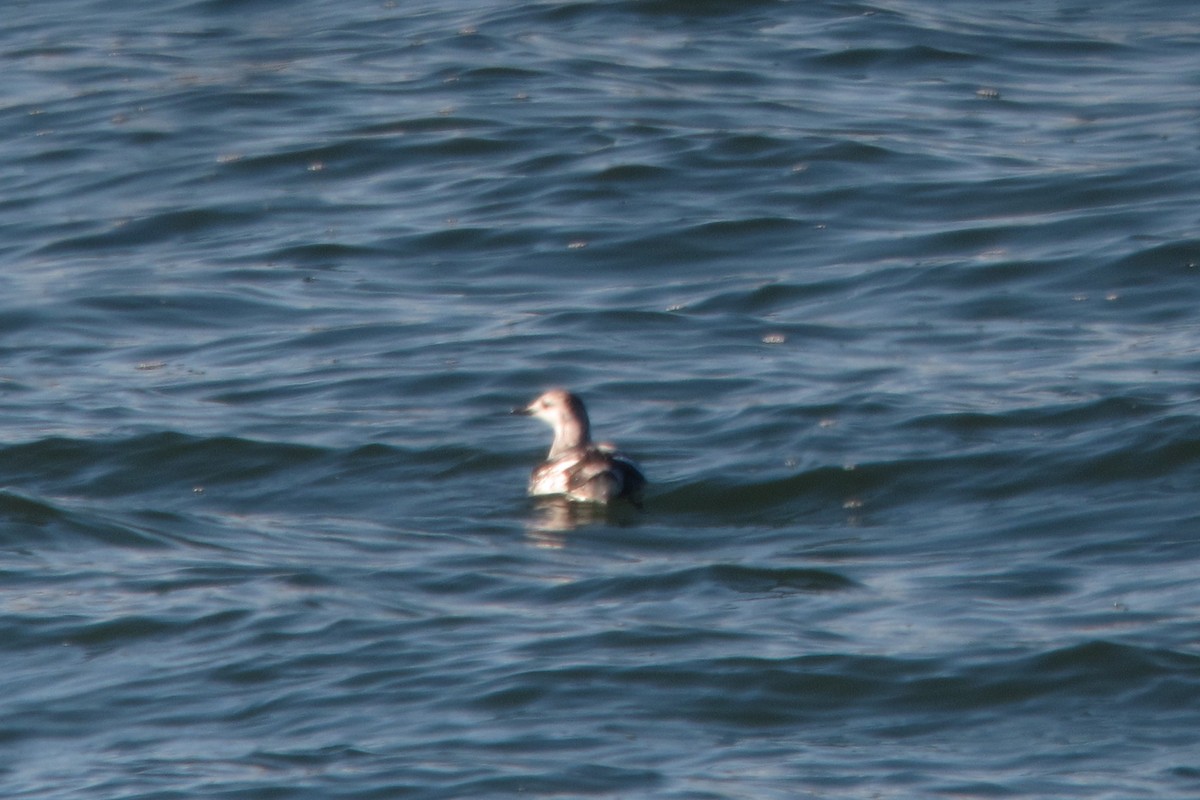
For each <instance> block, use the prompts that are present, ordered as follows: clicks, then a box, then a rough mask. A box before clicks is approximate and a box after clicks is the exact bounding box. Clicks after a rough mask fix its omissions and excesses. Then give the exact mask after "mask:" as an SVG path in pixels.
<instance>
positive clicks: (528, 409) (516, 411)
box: [510, 406, 533, 417]
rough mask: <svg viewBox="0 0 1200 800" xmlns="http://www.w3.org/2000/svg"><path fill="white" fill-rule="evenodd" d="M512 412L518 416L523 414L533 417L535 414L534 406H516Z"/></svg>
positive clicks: (523, 415)
mask: <svg viewBox="0 0 1200 800" xmlns="http://www.w3.org/2000/svg"><path fill="white" fill-rule="evenodd" d="M510 413H512V414H517V415H518V416H522V417H532V416H533V408H532V407H531V406H525V407H524V408H514V409H513V410H512V411H511V412H510Z"/></svg>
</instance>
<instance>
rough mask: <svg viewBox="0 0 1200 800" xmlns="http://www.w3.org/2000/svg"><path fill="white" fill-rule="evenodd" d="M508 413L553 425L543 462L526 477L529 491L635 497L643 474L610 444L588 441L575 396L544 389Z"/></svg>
mask: <svg viewBox="0 0 1200 800" xmlns="http://www.w3.org/2000/svg"><path fill="white" fill-rule="evenodd" d="M512 413H514V414H521V415H524V416H528V417H537V418H538V419H540V420H542V421H543V422H545V423H546V424H547V425H549V426H550V427H551V428H553V429H554V442H553V443H552V444H551V445H550V452H549V454H548V455H547V456H546V460H545V461H543V462H542V463H541V464H538V465H537V466H536V467H534V469H533V473H532V474H531V475H530V477H529V494H530V495H533V496H542V495H561V496H563V497H566V498H567V499H568V500H573V501H576V502H584V503H610V502H612V501H614V500H617V499H619V498H621V499H626V500H630V501H632V502H634V503H637V502H638V501H639V500H640V499H641V493H642V487H644V486H645V485H646V476H645V475H643V474H642V472H641V470H639V469H638V467H637V465H636V464H634V463H633V461H631V460H630V459H629V458H628V457H626V456H625V455H623V454H622V453H621V452H620V451H618V450H617V448H616V445H613V444H611V443H607V442H602V443H599V444H597V443H596V442H593V441H592V438H591V426H590V424H589V422H588V415H587V409H586V408H584V406H583V401H582V400H580V399H579V397H578V396H576V395H574V394H572V393H571V392H568V391H567V390H565V389H550V390H549V391H546V392H544V393H542V395H541V396H539V397H538V398H537V399H536V400H534V401H533V402H532V403H530V404H529V405H528V406H525V407H524V408H514V409H513V412H512Z"/></svg>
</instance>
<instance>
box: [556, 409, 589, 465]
mask: <svg viewBox="0 0 1200 800" xmlns="http://www.w3.org/2000/svg"><path fill="white" fill-rule="evenodd" d="M588 442H589V433H588V426H587V423H586V422H581V421H580V420H577V419H566V420H562V421H561V422H559V424H558V425H555V426H554V444H552V445H550V456H549V457H550V458H558V457H559V456H562V455H565V454H566V453H568V452H570V451H571V450H577V449H579V448H580V447H584V446H586V445H587V444H588Z"/></svg>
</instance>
